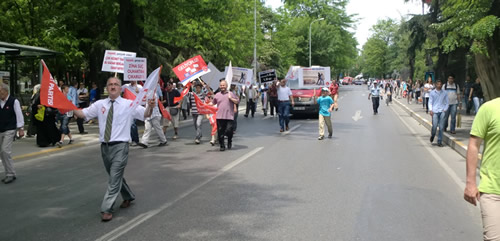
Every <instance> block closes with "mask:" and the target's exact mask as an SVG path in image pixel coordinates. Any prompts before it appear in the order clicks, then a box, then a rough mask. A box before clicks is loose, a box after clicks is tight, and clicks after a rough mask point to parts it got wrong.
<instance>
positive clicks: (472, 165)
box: [464, 98, 500, 241]
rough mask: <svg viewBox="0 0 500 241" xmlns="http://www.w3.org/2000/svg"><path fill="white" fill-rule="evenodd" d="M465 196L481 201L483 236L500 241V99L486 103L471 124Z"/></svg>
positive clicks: (474, 202) (472, 202) (485, 238)
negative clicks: (477, 179)
mask: <svg viewBox="0 0 500 241" xmlns="http://www.w3.org/2000/svg"><path fill="white" fill-rule="evenodd" d="M483 141H484V149H483V155H482V158H481V167H480V169H479V177H480V180H481V181H480V183H479V186H477V184H476V178H477V176H476V169H477V167H478V154H479V150H480V146H481V143H482V142H483ZM466 163H467V164H466V173H467V174H466V177H467V178H466V186H465V190H464V199H465V200H466V201H467V202H469V203H471V204H473V205H476V204H477V202H478V201H479V203H480V204H481V205H480V207H481V216H482V221H483V239H484V240H497V241H498V240H500V179H499V178H498V177H499V176H500V98H496V99H493V100H491V101H489V102H486V103H485V104H484V105H483V106H482V107H481V108H480V109H479V111H478V113H477V114H476V116H475V118H474V122H473V123H472V129H471V131H470V137H469V146H468V148H467V160H466Z"/></svg>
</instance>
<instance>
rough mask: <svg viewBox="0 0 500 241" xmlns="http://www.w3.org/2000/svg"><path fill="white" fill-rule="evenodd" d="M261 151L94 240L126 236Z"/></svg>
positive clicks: (234, 162)
mask: <svg viewBox="0 0 500 241" xmlns="http://www.w3.org/2000/svg"><path fill="white" fill-rule="evenodd" d="M262 149H264V147H257V148H255V149H253V150H252V151H250V152H248V153H246V154H245V155H243V156H241V157H240V158H238V159H236V160H234V161H233V162H231V163H229V164H227V165H226V166H224V167H223V168H222V169H220V170H219V171H218V173H217V175H215V176H213V177H211V178H209V179H207V180H205V181H203V182H201V183H199V184H198V185H196V186H193V187H192V188H190V189H188V190H187V191H185V192H183V193H182V194H181V195H179V196H178V197H177V198H176V199H174V200H172V201H170V202H168V203H165V204H163V205H162V206H160V207H159V208H157V209H154V210H151V211H149V212H146V213H143V214H141V215H139V216H137V217H135V218H133V219H132V220H130V221H128V222H126V223H124V224H122V225H121V226H119V227H117V228H115V229H114V230H112V231H111V232H109V233H107V234H106V235H104V236H102V237H100V238H98V239H96V241H104V240H106V241H111V240H115V239H117V238H119V237H121V236H122V235H124V234H126V233H127V232H129V231H130V230H132V229H133V228H135V227H137V226H139V225H140V224H142V223H144V222H145V221H147V220H149V219H150V218H152V217H154V216H155V215H157V214H159V213H160V212H162V211H164V210H166V209H167V208H169V207H171V206H172V205H174V204H175V203H177V202H179V201H181V200H182V199H184V198H186V197H187V196H189V195H190V194H192V193H193V192H195V191H197V190H198V189H200V188H202V187H203V186H205V185H207V184H208V183H210V182H211V181H213V180H214V179H216V178H218V177H220V176H221V175H223V174H225V173H226V172H228V171H230V170H231V169H232V168H234V167H235V166H237V165H238V164H240V163H242V162H244V161H245V160H247V159H248V158H250V157H252V156H253V155H255V154H257V152H259V151H261V150H262Z"/></svg>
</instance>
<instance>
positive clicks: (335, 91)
mask: <svg viewBox="0 0 500 241" xmlns="http://www.w3.org/2000/svg"><path fill="white" fill-rule="evenodd" d="M330 97H332V99H333V102H334V105H335V111H338V110H339V104H338V103H339V102H338V99H339V84H338V83H337V81H334V80H332V84H331V85H330Z"/></svg>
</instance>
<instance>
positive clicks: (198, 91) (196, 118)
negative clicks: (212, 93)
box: [188, 83, 208, 144]
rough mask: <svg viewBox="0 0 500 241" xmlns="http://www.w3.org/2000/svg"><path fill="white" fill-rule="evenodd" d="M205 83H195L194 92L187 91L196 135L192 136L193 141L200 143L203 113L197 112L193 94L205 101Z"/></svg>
mask: <svg viewBox="0 0 500 241" xmlns="http://www.w3.org/2000/svg"><path fill="white" fill-rule="evenodd" d="M205 87H206V86H205V83H203V84H201V83H198V84H196V85H195V91H194V92H189V94H188V96H189V99H190V100H191V103H193V104H192V105H191V115H192V116H193V125H194V130H195V131H196V136H195V138H194V143H196V144H200V143H201V137H202V136H203V135H202V131H201V125H202V121H203V115H200V114H199V113H198V108H197V107H196V100H195V98H194V95H196V96H198V98H200V100H201V101H205V98H206V93H207V92H208V91H207V90H206V89H204V88H205Z"/></svg>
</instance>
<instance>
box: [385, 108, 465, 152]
mask: <svg viewBox="0 0 500 241" xmlns="http://www.w3.org/2000/svg"><path fill="white" fill-rule="evenodd" d="M392 100H393V101H394V102H395V103H396V104H398V105H399V106H400V107H401V108H402V109H403V110H404V111H406V112H407V113H408V114H409V115H410V116H411V117H413V118H414V119H415V120H416V121H418V123H420V124H421V125H423V126H424V127H425V128H427V129H428V130H429V131H430V130H431V129H432V123H431V122H430V121H428V120H427V119H425V118H424V117H422V116H421V115H419V114H417V113H415V111H413V110H411V109H410V108H408V107H407V106H406V105H404V104H403V103H401V102H399V100H397V99H392ZM443 142H444V143H446V144H447V145H448V146H450V147H451V149H453V150H455V151H456V152H457V153H458V154H460V155H461V156H463V157H464V158H466V157H467V146H466V145H465V144H464V143H462V142H461V141H458V140H457V139H456V138H455V137H453V136H451V135H450V134H448V133H446V132H444V133H443Z"/></svg>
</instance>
